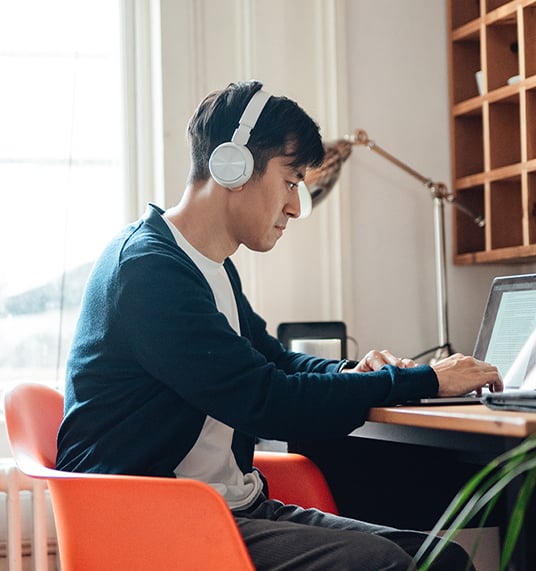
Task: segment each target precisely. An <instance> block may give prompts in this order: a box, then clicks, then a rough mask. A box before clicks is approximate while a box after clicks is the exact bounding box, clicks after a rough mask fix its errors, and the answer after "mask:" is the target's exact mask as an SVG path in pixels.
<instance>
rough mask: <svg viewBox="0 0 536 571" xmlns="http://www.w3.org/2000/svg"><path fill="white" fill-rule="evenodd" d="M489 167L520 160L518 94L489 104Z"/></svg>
mask: <svg viewBox="0 0 536 571" xmlns="http://www.w3.org/2000/svg"><path fill="white" fill-rule="evenodd" d="M489 141H490V168H491V169H496V168H499V167H503V166H506V165H513V164H516V163H519V162H520V161H521V129H520V117H519V96H518V95H515V96H513V97H510V98H509V99H506V100H504V101H498V102H495V103H491V104H490V106H489Z"/></svg>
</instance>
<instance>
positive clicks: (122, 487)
mask: <svg viewBox="0 0 536 571" xmlns="http://www.w3.org/2000/svg"><path fill="white" fill-rule="evenodd" d="M4 408H5V416H6V428H7V433H8V438H9V442H10V445H11V449H12V451H13V456H14V457H15V461H16V462H17V464H18V466H19V468H20V469H21V470H22V471H23V472H24V473H26V474H27V475H28V476H31V477H35V478H45V479H47V481H48V487H49V489H50V493H51V497H52V507H53V511H54V520H55V523H56V530H57V536H58V544H59V548H60V559H61V565H62V568H63V569H64V571H95V570H96V569H98V570H99V571H117V570H119V569H154V570H155V571H168V570H172V569H179V568H180V569H218V570H221V571H224V570H225V571H253V570H254V567H253V564H252V563H251V558H250V556H249V553H248V551H247V549H246V546H245V544H244V542H243V540H242V536H241V535H240V532H239V530H238V527H237V526H236V522H235V520H234V518H233V516H232V514H231V512H230V510H229V508H228V507H227V504H226V503H225V501H224V500H223V498H222V497H221V496H220V494H218V493H217V492H216V491H215V490H214V489H212V488H211V487H210V486H208V485H207V484H204V483H202V482H197V481H195V480H176V479H174V478H154V477H144V476H122V475H109V474H82V473H76V474H75V473H70V472H62V471H59V470H56V469H55V468H54V466H55V461H56V453H57V447H56V437H57V432H58V428H59V425H60V423H61V420H62V417H63V396H62V395H61V394H60V393H59V392H58V391H55V390H54V389H51V388H49V387H46V386H44V385H40V384H37V383H23V384H19V385H15V386H14V387H12V388H10V389H8V390H7V391H6V393H5V395H4Z"/></svg>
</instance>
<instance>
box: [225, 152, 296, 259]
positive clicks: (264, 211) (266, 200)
mask: <svg viewBox="0 0 536 571" xmlns="http://www.w3.org/2000/svg"><path fill="white" fill-rule="evenodd" d="M290 161H291V159H290V158H289V157H285V156H279V157H274V158H272V159H270V160H269V161H268V164H267V167H266V170H265V172H264V174H263V175H262V176H258V177H253V178H252V179H250V180H249V181H248V182H247V183H246V184H245V185H244V186H243V188H242V189H241V190H240V191H239V192H235V193H234V195H233V197H232V198H233V199H232V200H231V208H232V209H233V212H232V216H231V217H230V219H231V220H233V226H234V228H233V230H232V232H233V234H234V236H235V239H236V240H237V242H238V244H244V245H245V246H246V247H247V248H249V249H250V250H254V251H256V252H267V251H268V250H271V249H272V248H273V247H274V246H275V243H276V242H277V240H278V239H279V238H281V236H282V235H283V232H284V230H285V228H286V226H287V223H288V220H289V218H297V217H298V216H299V215H300V200H299V197H298V183H299V182H300V181H302V180H303V176H304V173H305V167H303V168H300V169H297V168H296V167H293V166H291V165H290V164H289V163H290ZM231 192H232V191H231Z"/></svg>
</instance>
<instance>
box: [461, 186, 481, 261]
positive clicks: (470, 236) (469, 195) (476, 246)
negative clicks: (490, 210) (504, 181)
mask: <svg viewBox="0 0 536 571" xmlns="http://www.w3.org/2000/svg"><path fill="white" fill-rule="evenodd" d="M456 198H457V200H458V201H459V202H460V203H461V204H462V205H463V206H465V207H466V208H468V209H469V210H470V211H471V212H473V213H475V215H477V216H478V215H481V214H483V213H484V186H482V185H479V186H474V187H471V188H466V189H463V190H460V191H459V192H458V195H457V197H456ZM454 212H455V219H456V243H457V250H458V253H460V254H464V253H467V252H478V251H483V250H484V249H485V247H486V237H485V229H484V228H481V227H480V226H478V225H477V224H475V222H474V221H473V219H472V218H471V217H470V216H468V215H467V214H466V213H465V212H462V211H461V210H457V209H455V210H454Z"/></svg>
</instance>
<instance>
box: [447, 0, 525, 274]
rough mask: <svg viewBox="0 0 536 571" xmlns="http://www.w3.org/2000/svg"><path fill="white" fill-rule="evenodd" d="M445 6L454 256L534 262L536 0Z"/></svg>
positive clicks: (459, 1)
mask: <svg viewBox="0 0 536 571" xmlns="http://www.w3.org/2000/svg"><path fill="white" fill-rule="evenodd" d="M448 7H449V48H450V49H449V60H450V61H449V65H450V104H451V105H450V109H451V147H452V148H451V150H452V165H453V171H452V180H453V193H454V195H455V196H456V198H457V200H459V201H460V202H461V203H462V204H464V205H466V206H467V207H469V208H470V209H471V211H472V212H474V213H475V215H483V216H484V218H485V220H486V224H485V226H484V227H483V228H481V227H479V226H478V225H476V224H475V223H474V222H473V220H472V219H471V218H470V217H468V216H467V215H466V214H464V213H463V212H461V211H459V210H454V261H455V262H456V263H459V264H472V263H484V262H498V261H527V260H529V259H536V0H510V1H506V0H448ZM479 71H481V72H482V73H481V92H479V88H478V84H477V79H476V74H477V72H479Z"/></svg>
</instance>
